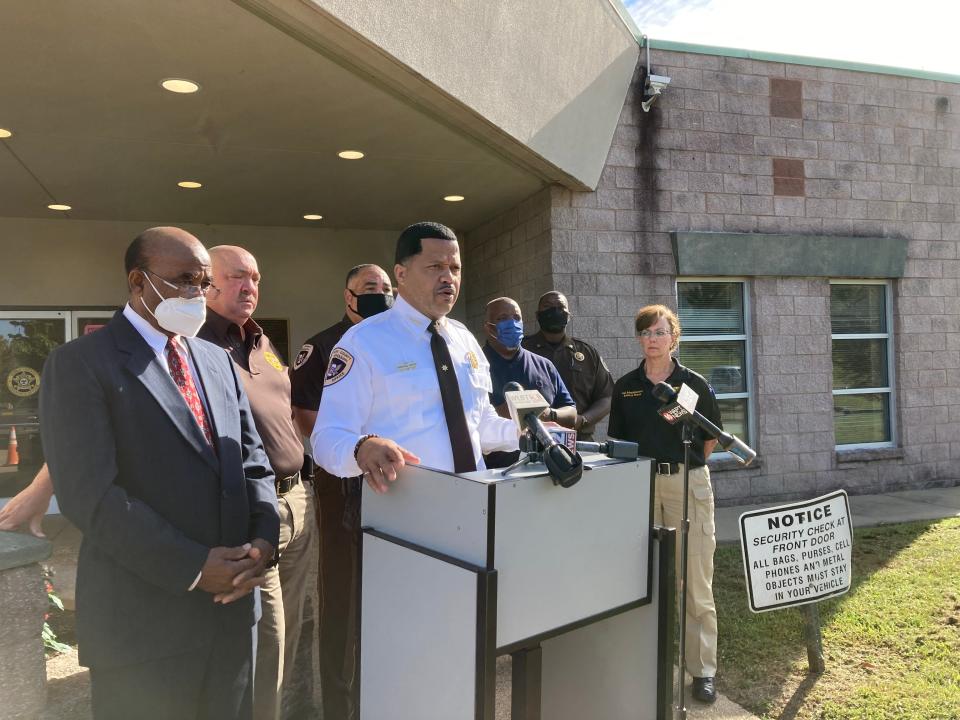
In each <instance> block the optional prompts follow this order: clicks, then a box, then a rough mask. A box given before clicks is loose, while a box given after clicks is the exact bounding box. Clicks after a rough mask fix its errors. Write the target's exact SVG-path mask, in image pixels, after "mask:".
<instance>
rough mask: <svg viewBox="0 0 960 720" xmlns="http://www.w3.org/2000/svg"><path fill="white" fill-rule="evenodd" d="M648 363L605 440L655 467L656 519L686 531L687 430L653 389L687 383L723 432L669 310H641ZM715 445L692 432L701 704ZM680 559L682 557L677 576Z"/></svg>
mask: <svg viewBox="0 0 960 720" xmlns="http://www.w3.org/2000/svg"><path fill="white" fill-rule="evenodd" d="M634 325H635V327H636V332H637V339H638V340H639V342H640V349H641V350H642V352H643V360H641V361H640V367H638V368H637V369H636V370H631V371H630V372H629V373H627V374H626V375H624V376H623V377H622V378H620V379H619V380H618V381H617V382H616V385H614V389H613V400H612V405H611V408H610V426H609V429H608V435H609V436H610V437H613V438H618V439H620V440H631V441H633V442H636V443H637V444H638V445H639V448H640V454H641V455H645V456H647V457H649V458H652V459H653V461H654V464H655V470H656V476H655V478H654V522H655V523H656V524H657V525H663V526H666V527H675V528H679V527H682V520H683V428H682V425H681V424H680V423H677V424H675V425H671V424H670V423H668V422H667V421H666V420H665V419H664V418H663V417H662V416H661V415H660V414H659V412H658V411H659V410H660V408H661V406H662V403H661V402H660V401H659V400H657V399H656V398H655V397H654V396H653V392H652V391H653V387H654V386H655V385H656V384H657V383H660V382H665V383H667V384H668V385H670V386H671V387H672V388H673V389H674V390H676V391H679V389H680V387H681V385H684V384H686V385H687V386H689V387H690V388H691V389H692V390H693V391H694V392H696V393H697V395H698V396H699V399H698V400H697V408H696V409H697V411H698V412H700V413H701V414H702V415H704V416H705V417H706V418H708V419H709V420H711V421H712V422H714V423H715V424H716V425H717V426H720V427H722V425H721V422H720V409H719V407H718V406H717V399H716V396H715V395H714V392H713V388H711V387H710V385H709V384H708V383H707V381H706V380H705V379H704V378H703V377H702V376H700V375H698V374H697V373H695V372H693V371H692V370H690V369H689V368H686V367H684V366H683V365H681V364H680V363H679V362H678V361H677V360H676V359H675V358H674V357H673V352H674V351H675V350H676V349H677V347H678V346H679V343H680V322H679V321H678V320H677V316H676V315H675V314H674V313H673V311H672V310H670V308H668V307H666V306H665V305H647V306H646V307H643V308H640V311H639V312H638V313H637V317H636V320H635V323H634ZM716 444H717V441H716V440H713V439H711V438H709V437H708V436H707V435H706V434H705V433H703V431H701V430H700V429H699V428H695V429H694V430H693V433H692V443H691V446H690V468H689V481H690V484H689V508H688V512H689V516H690V517H689V519H690V531H689V535H688V538H687V608H686V610H687V618H686V665H687V670H688V671H689V672H690V674H691V675H692V676H693V696H694V698H696V699H697V700H699V701H700V702H706V703H712V702H713V701H714V700H716V697H717V696H716V689H715V688H714V681H713V680H714V675H715V674H716V671H717V612H716V609H715V607H714V603H713V551H714V549H715V548H716V544H717V543H716V537H715V534H714V519H713V487H712V486H711V484H710V471H709V469H708V468H707V465H706V462H707V458H708V457H710V453H711V452H712V451H713V448H714V446H716ZM679 566H680V558H679V555H678V556H677V577H678V578H679V577H680V574H679Z"/></svg>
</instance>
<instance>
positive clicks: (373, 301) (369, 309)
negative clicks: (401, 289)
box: [349, 290, 393, 318]
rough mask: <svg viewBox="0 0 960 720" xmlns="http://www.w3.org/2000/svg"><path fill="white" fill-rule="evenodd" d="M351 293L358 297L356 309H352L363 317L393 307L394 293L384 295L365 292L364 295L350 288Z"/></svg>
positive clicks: (377, 313) (371, 315)
mask: <svg viewBox="0 0 960 720" xmlns="http://www.w3.org/2000/svg"><path fill="white" fill-rule="evenodd" d="M349 293H350V294H351V295H353V296H354V297H355V298H356V299H357V307H356V309H354V308H350V309H351V310H353V311H354V312H355V313H356V314H357V315H359V316H360V317H362V318H368V317H373V316H374V315H379V314H380V313H382V312H383V311H384V310H389V309H390V308H392V307H393V295H389V294H388V295H384V294H383V293H364V294H363V295H357V294H356V293H355V292H354V291H353V290H349Z"/></svg>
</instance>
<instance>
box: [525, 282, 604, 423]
mask: <svg viewBox="0 0 960 720" xmlns="http://www.w3.org/2000/svg"><path fill="white" fill-rule="evenodd" d="M569 322H570V308H569V305H568V304H567V298H566V297H565V296H564V295H563V293H560V292H557V291H556V290H551V291H550V292H548V293H544V294H543V295H542V296H541V297H540V302H539V303H538V304H537V323H538V324H539V325H540V332H538V333H537V334H536V335H529V336H527V337H525V338H524V339H523V347H525V348H526V349H527V350H530V351H531V352H535V353H536V354H537V355H542V356H543V357H545V358H547V359H548V360H551V361H552V362H553V364H554V365H556V367H557V370H559V371H560V377H561V378H562V379H563V383H564V384H565V385H566V386H567V390H569V391H570V394H571V395H572V396H573V400H574V402H575V403H576V404H577V420H576V423H575V425H574V429H575V430H576V431H577V439H578V440H593V429H594V427H595V426H596V424H597V423H598V422H600V421H601V420H603V418H605V417H606V416H607V415H608V414H609V413H610V398H611V396H612V395H613V377H612V376H611V375H610V371H609V370H608V369H607V366H606V364H605V363H604V362H603V358H602V357H600V353H598V352H597V350H596V348H594V347H593V346H592V345H590V344H589V343H586V342H584V341H583V340H580V339H579V338H574V337H570V336H569V335H567V333H566V327H567V323H569Z"/></svg>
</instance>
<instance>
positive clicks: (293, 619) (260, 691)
mask: <svg viewBox="0 0 960 720" xmlns="http://www.w3.org/2000/svg"><path fill="white" fill-rule="evenodd" d="M277 504H278V505H279V507H280V546H279V548H278V551H279V552H280V562H279V564H277V565H276V566H274V567H272V568H270V570H269V571H268V572H267V581H266V582H265V583H264V584H263V585H262V586H261V588H260V602H261V605H262V609H263V617H261V618H260V622H259V623H258V625H257V665H256V673H255V676H254V685H253V717H254V720H278V718H279V717H280V710H281V702H282V700H283V688H284V687H285V680H286V679H287V678H289V677H290V673H291V671H292V670H293V659H294V658H295V657H296V655H297V645H298V643H299V640H300V628H301V625H302V621H303V602H304V598H305V597H306V592H307V575H308V571H309V569H310V568H309V566H308V562H309V560H310V549H311V544H312V543H313V540H314V536H315V535H316V533H315V531H314V529H313V528H314V525H315V523H316V518H315V516H314V513H313V508H312V507H311V506H310V500H309V498H308V495H307V489H306V488H305V487H304V485H303V482H302V481H301V482H299V483H297V484H296V485H294V486H293V488H291V489H290V492H288V493H287V494H286V495H283V496H281V497H278V498H277Z"/></svg>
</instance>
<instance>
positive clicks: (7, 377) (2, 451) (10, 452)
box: [0, 310, 71, 498]
mask: <svg viewBox="0 0 960 720" xmlns="http://www.w3.org/2000/svg"><path fill="white" fill-rule="evenodd" d="M70 315H71V313H69V312H67V311H50V310H23V311H18V310H13V311H10V310H2V311H0V498H9V497H11V496H13V495H15V494H17V493H18V492H20V490H22V489H23V488H24V487H26V486H27V485H28V484H29V483H30V481H31V480H32V479H33V476H34V475H36V473H37V471H38V470H39V469H40V466H41V465H43V452H42V449H41V446H40V422H39V420H40V418H39V415H40V413H39V403H40V383H41V374H42V372H43V363H44V361H45V360H46V359H47V355H49V354H50V351H51V350H53V348H55V347H57V346H58V345H61V344H63V343H64V342H66V341H67V340H68V339H69V333H70V330H71V328H70V319H71V317H70Z"/></svg>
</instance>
